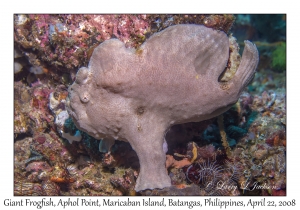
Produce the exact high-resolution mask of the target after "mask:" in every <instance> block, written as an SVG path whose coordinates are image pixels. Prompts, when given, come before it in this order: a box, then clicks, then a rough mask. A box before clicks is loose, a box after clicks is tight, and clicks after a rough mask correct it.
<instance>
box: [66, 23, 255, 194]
mask: <svg viewBox="0 0 300 210" xmlns="http://www.w3.org/2000/svg"><path fill="white" fill-rule="evenodd" d="M229 48H230V42H229V38H228V36H227V35H226V34H225V33H224V32H221V31H217V30H213V29H210V28H207V27H205V26H201V25H193V24H190V25H184V24H182V25H176V26H170V27H168V28H167V29H165V30H163V31H161V32H159V33H156V34H154V35H153V36H151V37H150V38H149V39H148V40H147V41H146V42H144V44H143V45H141V46H140V48H138V49H137V50H134V49H129V48H126V47H125V45H124V43H122V42H121V41H119V40H117V39H110V40H107V41H105V42H103V43H102V44H100V45H99V46H98V47H96V48H95V50H94V52H93V54H92V57H91V59H90V62H89V66H88V68H86V67H82V68H80V69H79V71H78V73H77V75H76V80H75V82H74V83H73V85H71V86H70V87H69V102H68V104H69V114H70V116H71V117H72V118H73V120H74V122H75V124H76V126H77V127H78V128H80V129H81V130H83V131H85V132H87V133H88V134H89V135H91V136H93V137H95V138H97V139H101V138H106V139H118V140H123V141H128V142H129V143H130V144H131V146H132V148H133V149H134V150H135V151H136V153H137V155H138V158H139V161H140V172H139V176H138V179H137V182H136V186H135V190H136V191H140V190H145V189H154V188H164V187H168V186H171V180H170V177H169V176H168V174H167V171H166V168H165V161H166V155H165V152H164V151H163V143H164V136H165V134H166V132H167V130H168V129H169V128H170V127H171V126H172V125H174V124H180V123H186V122H197V121H202V120H206V119H209V118H212V117H215V116H218V115H220V114H221V113H223V112H225V111H227V110H228V109H229V108H230V107H231V106H232V105H233V104H234V103H235V102H236V101H237V100H238V98H239V96H240V94H241V92H242V91H243V89H244V88H245V87H246V86H247V85H248V83H249V82H250V80H251V79H252V78H253V76H254V73H255V70H256V67H257V64H258V59H259V58H258V51H257V49H256V46H255V45H253V44H252V43H251V42H249V41H245V48H244V52H243V56H242V59H241V62H240V65H239V67H238V69H237V71H236V73H235V74H234V75H232V78H230V80H228V81H226V82H219V79H220V78H219V77H220V75H221V74H222V73H223V71H224V69H226V66H227V64H228V63H229V57H230V50H229Z"/></svg>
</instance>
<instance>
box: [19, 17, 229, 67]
mask: <svg viewBox="0 0 300 210" xmlns="http://www.w3.org/2000/svg"><path fill="white" fill-rule="evenodd" d="M234 19H235V18H234V16H233V15H121V14H119V15H92V14H84V15H79V14H78V15H54V14H31V15H26V14H16V15H14V20H15V21H14V29H15V36H14V38H15V42H16V43H17V45H18V47H19V50H21V51H22V52H23V55H24V56H25V57H26V58H27V60H28V61H29V63H30V65H32V66H35V67H34V69H40V70H39V72H43V71H44V69H47V66H48V67H49V66H51V68H53V67H55V69H57V70H59V71H70V70H71V69H74V68H76V69H77V68H78V67H80V66H82V65H85V64H86V63H87V62H88V60H89V58H90V56H91V54H92V52H93V50H94V48H95V47H96V46H97V45H99V44H100V43H101V42H103V41H105V40H107V39H110V38H113V37H115V38H118V39H119V40H121V41H122V42H124V43H125V44H126V46H127V47H138V46H140V45H141V44H142V43H143V42H144V41H145V40H146V38H147V37H149V36H151V35H152V34H153V33H155V32H158V31H160V30H163V29H165V28H167V27H168V26H171V25H177V24H182V23H189V24H191V23H196V24H204V25H206V26H207V27H210V28H214V29H217V30H222V31H225V32H226V33H228V31H229V29H230V28H231V27H232V25H233V22H234ZM31 49H34V50H31ZM16 66H17V68H16V69H15V71H16V72H18V71H19V70H20V68H21V66H20V64H18V63H16ZM18 66H19V67H18ZM46 71H47V70H46Z"/></svg>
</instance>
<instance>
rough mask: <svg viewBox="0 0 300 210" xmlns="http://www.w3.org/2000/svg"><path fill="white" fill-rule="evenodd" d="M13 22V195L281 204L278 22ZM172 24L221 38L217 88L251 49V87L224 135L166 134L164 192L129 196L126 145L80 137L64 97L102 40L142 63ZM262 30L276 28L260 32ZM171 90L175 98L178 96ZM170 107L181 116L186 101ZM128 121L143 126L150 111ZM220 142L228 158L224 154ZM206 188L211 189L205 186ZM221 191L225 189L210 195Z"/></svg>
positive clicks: (107, 18)
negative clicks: (248, 44) (240, 199)
mask: <svg viewBox="0 0 300 210" xmlns="http://www.w3.org/2000/svg"><path fill="white" fill-rule="evenodd" d="M14 18H15V22H14V31H15V34H14V40H15V42H14V67H15V68H14V195H16V196H47V195H48V196H49V195H52V196H54V195H60V196H71V195H75V196H84V195H86V196H100V195H104V196H109V195H115V196H116V195H117V196H120V195H127V196H129V195H148V196H149V195H227V196H234V195H255V196H259V195H262V196H266V195H272V196H278V195H280V196H283V195H286V191H287V189H286V182H287V180H286V178H287V177H286V167H287V162H286V155H287V152H286V145H287V136H288V135H287V134H286V79H285V78H286V68H285V60H286V59H285V48H286V38H285V15H275V16H273V15H267V16H259V15H236V16H233V15H199V14H198V15H193V14H186V15H180V14H178V15H176V14H170V15H168V14H167V15H164V14H159V15H156V14H150V15H92V14H91V15H90V14H84V15H55V14H50V15H42V14H32V15H26V14H15V15H14ZM235 18H237V19H236V20H237V21H236V22H235V24H233V22H234V20H235ZM261 18H263V19H264V20H262V21H261ZM260 21H261V22H260ZM262 23H263V24H262ZM178 24H198V25H204V26H206V27H209V28H212V29H215V30H220V31H223V32H225V33H226V34H227V35H228V40H229V53H228V61H227V63H226V68H225V67H224V71H223V74H221V76H220V77H219V78H218V81H219V82H224V83H225V84H224V85H223V86H222V87H223V88H226V82H228V81H230V80H231V79H232V77H234V75H235V74H237V72H238V71H237V70H238V68H239V66H240V65H241V56H240V55H239V53H238V52H239V46H240V47H241V48H242V49H243V48H244V47H245V45H244V43H243V42H241V41H242V40H245V39H248V40H251V41H253V42H254V43H255V45H256V46H257V48H258V50H259V57H260V58H259V60H260V62H259V65H258V68H257V72H256V74H255V77H254V78H253V82H252V83H250V84H249V85H248V86H247V87H246V88H245V91H244V92H242V93H241V95H240V97H239V99H238V101H237V103H236V104H234V105H233V106H232V107H231V108H230V109H229V110H228V111H226V112H225V113H223V127H222V125H221V126H220V124H219V123H218V118H217V117H214V118H211V119H208V120H204V121H201V122H189V123H184V124H177V125H173V126H171V127H169V128H168V131H167V132H166V134H165V138H164V140H163V141H162V142H161V144H162V151H163V153H164V154H165V156H166V161H165V162H164V163H162V164H163V165H164V166H165V167H163V168H164V171H165V173H167V175H168V177H169V179H170V181H171V186H170V187H165V188H163V189H157V188H156V189H153V190H150V189H147V190H143V191H139V192H136V191H135V186H136V184H137V179H138V177H139V176H140V175H141V174H140V171H141V168H140V163H139V158H138V156H137V153H136V152H135V151H134V150H133V148H132V147H131V145H130V144H129V143H127V142H124V141H116V140H115V139H113V140H109V141H108V139H105V138H103V139H101V140H100V141H99V140H98V139H95V138H94V137H92V136H90V135H88V134H87V133H85V132H83V131H80V130H78V128H77V127H76V126H75V124H74V122H73V120H72V119H71V118H70V117H69V113H68V112H67V110H66V106H67V105H66V98H67V96H68V91H67V89H68V87H69V86H70V85H71V83H73V82H74V81H75V80H76V72H77V69H78V67H81V66H86V65H87V64H88V62H89V60H90V58H91V56H92V54H93V51H94V50H95V49H97V46H99V44H101V43H102V42H104V41H105V40H109V39H111V38H114V39H115V38H117V39H119V40H120V41H121V42H123V43H124V44H125V47H126V49H127V50H129V51H132V52H136V55H137V56H142V55H143V53H145V51H143V50H141V49H142V47H141V46H142V45H143V43H147V42H148V40H149V39H151V37H152V36H153V35H154V36H155V34H156V33H157V32H160V31H163V30H164V29H167V28H169V27H170V26H173V25H178ZM266 24H268V25H270V26H274V27H269V28H270V30H268V31H266V30H264V29H265V27H264V25H266ZM261 26H263V27H261ZM223 32H219V33H223ZM245 32H246V33H245ZM231 33H233V35H234V37H237V39H235V38H234V37H233V36H232V35H231ZM176 43H180V41H177V42H176ZM169 52H170V50H169V51H168V53H169ZM166 55H167V54H164V55H163V56H161V57H162V58H165V57H166ZM158 60H159V59H158ZM122 65H123V64H122ZM144 70H145V69H144ZM121 76H122V75H121ZM200 76H201V75H200ZM198 79H201V77H199V76H198ZM145 81H146V80H145ZM162 83H163V82H162ZM145 85H146V84H145ZM210 86H211V85H207V87H210ZM175 90H176V93H175V94H173V95H174V97H175V98H176V97H177V96H178V93H179V92H180V89H177V88H176V89H175ZM193 94H195V93H193ZM177 101H178V102H180V103H182V104H181V105H180V106H183V107H184V106H186V104H184V103H183V102H184V100H181V99H177ZM152 102H153V101H152ZM152 102H151V103H149V104H152ZM147 105H148V104H147ZM211 105H212V106H213V104H211ZM198 106H200V104H198ZM209 106H210V105H209ZM136 111H137V115H138V116H140V118H142V117H143V115H144V114H145V113H146V112H147V111H149V110H148V109H145V108H142V109H138V110H136ZM114 114H115V111H114ZM149 120H150V119H149ZM127 123H128V122H127ZM135 123H138V122H135ZM139 123H141V121H139ZM139 125H140V126H137V128H136V129H142V131H143V130H149V132H151V127H145V126H143V124H139ZM221 134H222V135H221ZM79 135H80V136H81V138H80V141H78V140H79V138H78V136H79ZM225 135H226V136H225ZM225 137H226V142H227V144H226V145H227V146H226V147H227V148H228V146H229V147H230V150H231V154H227V153H226V148H225V147H224V146H223V145H222V144H223V143H224V140H225ZM73 140H75V141H73ZM226 142H225V143H226ZM113 143H114V145H112V144H113ZM158 167H159V166H158V165H155V169H154V170H156V168H158ZM237 169H238V171H237ZM213 177H214V178H213ZM209 181H212V185H208V186H207V182H209ZM221 183H224V185H223V186H224V187H223V189H217V188H218V187H220V185H219V184H221ZM206 186H207V187H206ZM226 187H231V189H228V188H227V189H225V188H226Z"/></svg>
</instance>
